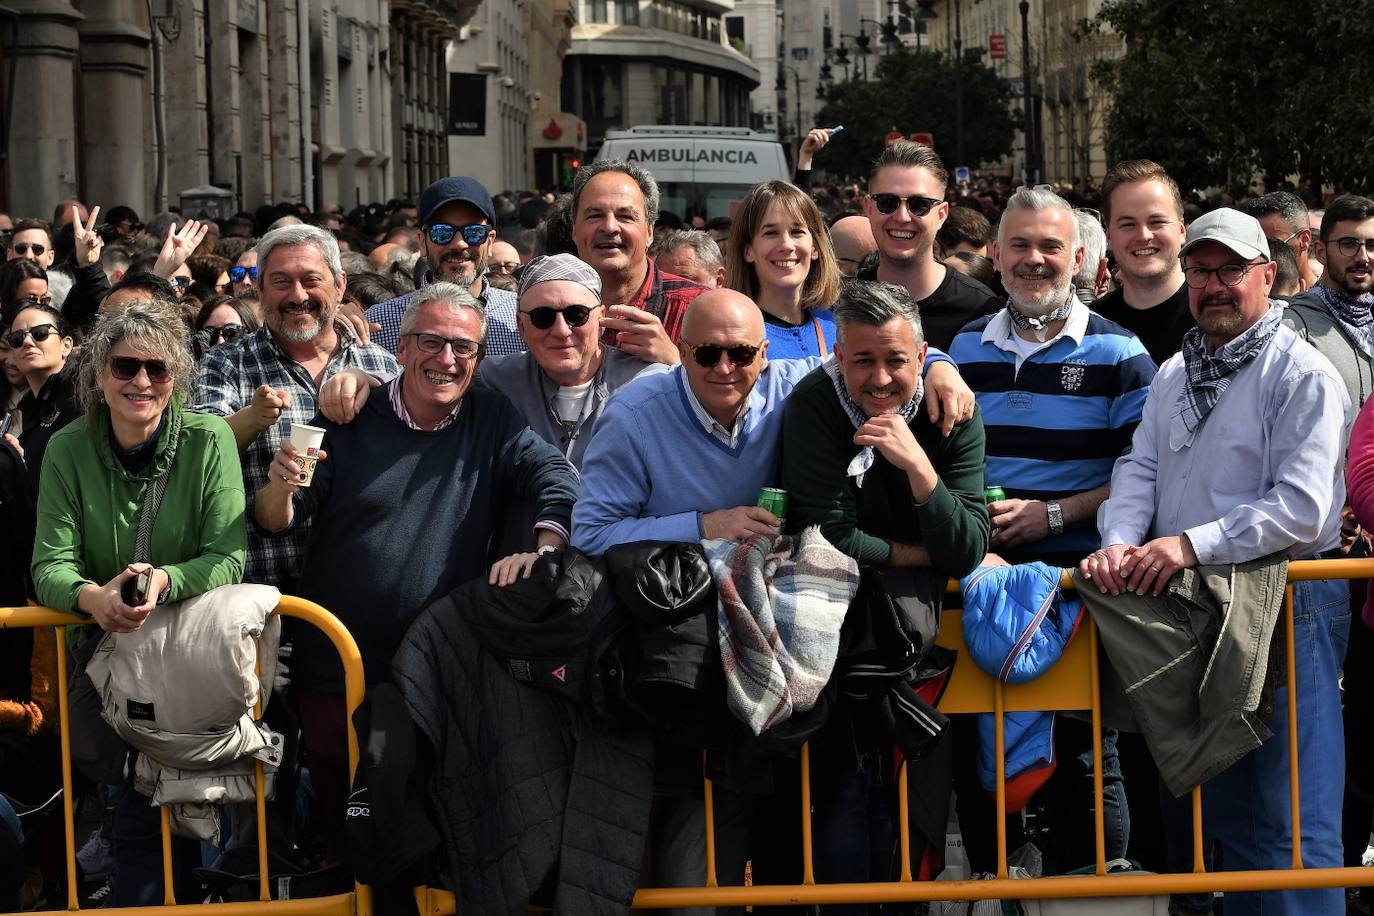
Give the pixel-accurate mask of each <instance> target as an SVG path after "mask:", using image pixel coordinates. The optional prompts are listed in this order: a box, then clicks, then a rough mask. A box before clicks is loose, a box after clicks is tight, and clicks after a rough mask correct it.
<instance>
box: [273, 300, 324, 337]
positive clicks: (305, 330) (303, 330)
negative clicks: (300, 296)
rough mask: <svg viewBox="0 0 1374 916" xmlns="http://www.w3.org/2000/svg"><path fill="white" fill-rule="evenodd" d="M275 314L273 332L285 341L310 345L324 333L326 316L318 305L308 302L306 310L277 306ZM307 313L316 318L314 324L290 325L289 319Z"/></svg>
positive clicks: (291, 306)
mask: <svg viewBox="0 0 1374 916" xmlns="http://www.w3.org/2000/svg"><path fill="white" fill-rule="evenodd" d="M274 312H275V316H276V321H275V322H273V324H274V327H273V328H272V330H273V332H275V333H276V334H277V336H279V337H281V338H282V339H283V340H289V341H290V342H291V343H310V342H311V341H312V340H314V339H315V338H316V337H319V336H320V334H322V333H323V332H324V328H325V317H326V316H325V314H324V309H323V308H322V307H321V306H319V305H318V304H316V303H313V302H308V303H306V304H305V307H304V308H298V307H297V306H296V305H295V304H290V305H281V306H277V308H276V309H274ZM306 313H308V314H310V315H311V317H313V318H314V322H313V323H311V324H307V325H304V326H300V325H295V324H289V323H288V318H292V317H295V316H296V315H300V314H306ZM330 317H331V318H332V316H330Z"/></svg>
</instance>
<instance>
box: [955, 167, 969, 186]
mask: <svg viewBox="0 0 1374 916" xmlns="http://www.w3.org/2000/svg"><path fill="white" fill-rule="evenodd" d="M971 178H972V176H971V175H970V174H969V170H968V166H966V165H957V166H955V167H954V180H955V182H956V183H957V182H964V181H970V180H971Z"/></svg>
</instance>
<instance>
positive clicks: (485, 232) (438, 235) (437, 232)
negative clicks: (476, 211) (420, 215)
mask: <svg viewBox="0 0 1374 916" xmlns="http://www.w3.org/2000/svg"><path fill="white" fill-rule="evenodd" d="M459 234H461V235H462V236H463V241H464V242H466V243H467V244H469V245H480V244H482V243H483V242H485V241H486V240H487V236H489V235H491V227H490V226H484V225H482V224H481V223H469V224H468V225H466V226H450V225H449V224H448V223H435V224H434V225H433V226H430V227H429V240H430V241H431V242H433V243H434V244H436V245H447V244H448V243H449V242H451V241H453V237H454V236H455V235H459Z"/></svg>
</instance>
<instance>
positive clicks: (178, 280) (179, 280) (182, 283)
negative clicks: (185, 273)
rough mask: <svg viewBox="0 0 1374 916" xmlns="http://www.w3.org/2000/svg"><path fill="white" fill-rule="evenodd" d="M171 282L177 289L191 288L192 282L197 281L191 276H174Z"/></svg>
mask: <svg viewBox="0 0 1374 916" xmlns="http://www.w3.org/2000/svg"><path fill="white" fill-rule="evenodd" d="M170 282H171V284H172V285H173V286H175V287H176V288H177V289H189V288H190V286H191V284H192V283H194V282H196V281H195V280H193V279H192V278H190V277H172V279H171V281H170Z"/></svg>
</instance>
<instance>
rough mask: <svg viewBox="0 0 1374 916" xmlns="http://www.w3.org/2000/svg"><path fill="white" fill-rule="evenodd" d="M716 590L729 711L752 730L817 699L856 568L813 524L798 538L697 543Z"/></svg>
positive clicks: (827, 674) (853, 585)
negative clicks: (705, 560) (707, 563)
mask: <svg viewBox="0 0 1374 916" xmlns="http://www.w3.org/2000/svg"><path fill="white" fill-rule="evenodd" d="M702 548H703V550H704V551H705V552H706V559H707V561H708V562H709V563H710V565H711V576H712V578H713V579H714V580H715V584H716V592H717V594H718V596H719V602H718V606H717V625H718V627H719V629H720V656H721V662H722V663H723V665H724V668H725V695H726V700H727V702H728V704H729V707H730V711H731V712H733V713H734V714H735V716H736V717H737V718H738V719H740V721H742V722H744V723H745V724H747V725H748V726H749V727H750V729H752V730H753V732H754V734H756V735H761V734H763V733H764V732H765V731H767V730H768V729H770V728H773V727H774V726H776V725H778V724H780V723H781V722H784V721H786V719H787V717H788V716H790V715H792V711H793V710H794V709H795V710H797V711H798V712H805V711H807V710H808V709H811V708H812V707H813V706H815V705H816V700H817V698H818V697H819V696H820V693H821V690H822V689H823V688H824V687H825V684H826V682H827V681H828V680H830V673H831V671H832V670H833V669H834V667H835V659H836V657H837V655H838V654H839V647H840V626H841V625H842V624H843V623H844V615H845V612H846V611H847V610H848V609H849V603H850V601H851V600H853V598H854V594H855V592H857V591H858V588H859V567H858V564H857V563H855V561H854V559H853V558H852V557H849V556H847V555H845V554H843V553H841V552H840V551H839V550H836V549H835V548H834V547H833V546H831V544H830V542H829V541H827V540H826V539H825V537H824V536H822V534H821V532H820V529H819V528H808V529H806V530H805V531H803V532H802V533H801V535H800V536H798V537H787V536H780V535H774V536H771V537H770V536H767V535H757V536H755V537H752V538H750V539H749V540H747V541H744V542H742V543H741V542H735V541H724V540H712V541H702Z"/></svg>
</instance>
